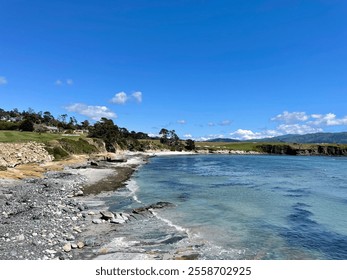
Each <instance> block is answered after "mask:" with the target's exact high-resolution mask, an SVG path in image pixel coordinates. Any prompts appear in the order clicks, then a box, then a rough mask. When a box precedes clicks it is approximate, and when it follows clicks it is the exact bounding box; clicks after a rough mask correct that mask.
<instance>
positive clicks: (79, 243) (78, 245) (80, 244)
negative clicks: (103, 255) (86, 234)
mask: <svg viewBox="0 0 347 280" xmlns="http://www.w3.org/2000/svg"><path fill="white" fill-rule="evenodd" d="M77 247H78V248H79V249H82V248H83V247H84V243H83V242H82V241H80V242H78V243H77Z"/></svg>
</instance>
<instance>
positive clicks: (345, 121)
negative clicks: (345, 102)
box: [308, 113, 347, 126]
mask: <svg viewBox="0 0 347 280" xmlns="http://www.w3.org/2000/svg"><path fill="white" fill-rule="evenodd" d="M311 117H312V118H313V119H315V120H314V121H309V122H308V124H310V125H315V126H335V125H347V116H345V117H343V118H341V119H337V118H336V115H335V114H333V113H328V114H325V115H321V114H312V115H311Z"/></svg>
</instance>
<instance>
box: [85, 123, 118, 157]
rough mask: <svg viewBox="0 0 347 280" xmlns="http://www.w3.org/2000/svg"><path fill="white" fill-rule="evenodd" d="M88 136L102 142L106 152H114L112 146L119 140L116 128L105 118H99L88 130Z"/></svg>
mask: <svg viewBox="0 0 347 280" xmlns="http://www.w3.org/2000/svg"><path fill="white" fill-rule="evenodd" d="M88 136H89V137H95V138H100V139H102V140H104V142H105V146H106V150H107V151H108V152H115V151H116V149H115V146H114V144H115V143H117V140H120V132H119V129H118V126H117V125H115V124H114V123H113V121H112V120H110V119H107V118H101V120H100V121H99V122H96V123H95V124H94V126H92V127H91V128H90V129H89V135H88Z"/></svg>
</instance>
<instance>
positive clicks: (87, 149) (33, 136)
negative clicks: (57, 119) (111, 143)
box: [0, 130, 103, 160]
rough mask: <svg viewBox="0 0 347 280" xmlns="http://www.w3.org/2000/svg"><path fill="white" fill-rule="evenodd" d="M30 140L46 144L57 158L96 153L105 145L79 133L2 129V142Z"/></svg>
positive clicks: (0, 132) (0, 136) (0, 131)
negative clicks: (67, 133)
mask: <svg viewBox="0 0 347 280" xmlns="http://www.w3.org/2000/svg"><path fill="white" fill-rule="evenodd" d="M29 141H34V142H40V143H44V144H46V147H45V149H46V150H47V151H48V152H49V153H50V154H51V155H53V156H54V158H55V159H56V160H59V159H63V158H66V157H68V156H70V155H71V154H91V153H95V152H98V151H99V150H100V147H102V146H103V145H102V143H100V142H101V140H99V139H90V138H89V139H88V138H86V137H84V136H79V135H66V134H55V133H37V132H21V131H4V130H0V142H2V143H20V142H29Z"/></svg>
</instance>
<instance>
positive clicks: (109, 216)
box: [100, 211, 115, 220]
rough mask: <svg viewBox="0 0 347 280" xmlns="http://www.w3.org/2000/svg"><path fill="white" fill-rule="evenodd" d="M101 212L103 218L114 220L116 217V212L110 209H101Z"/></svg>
mask: <svg viewBox="0 0 347 280" xmlns="http://www.w3.org/2000/svg"><path fill="white" fill-rule="evenodd" d="M100 214H101V219H104V220H112V219H114V218H115V217H114V214H113V213H112V212H110V211H100Z"/></svg>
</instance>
